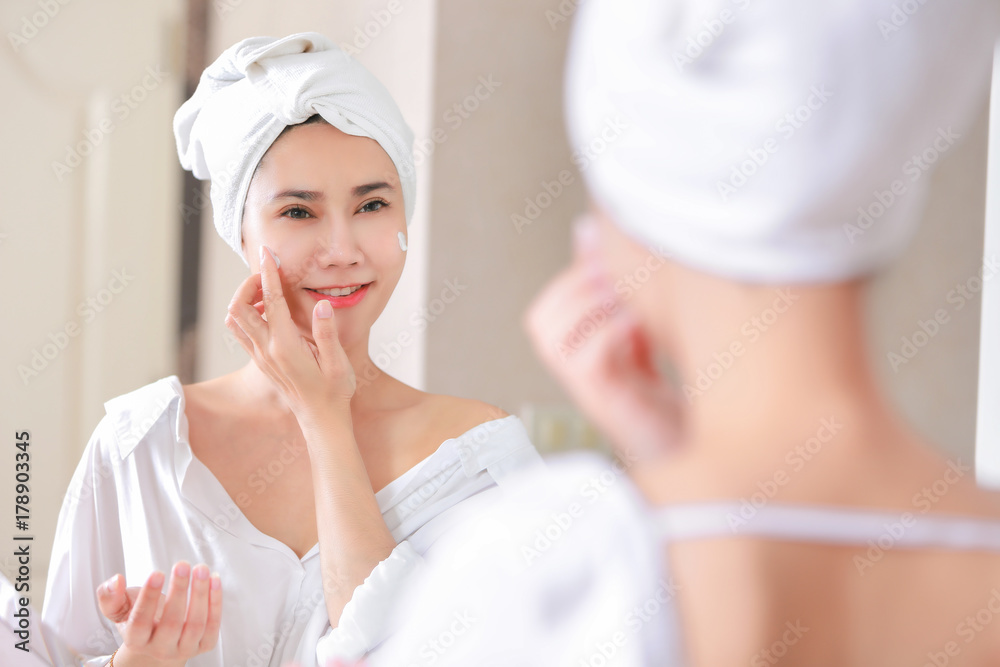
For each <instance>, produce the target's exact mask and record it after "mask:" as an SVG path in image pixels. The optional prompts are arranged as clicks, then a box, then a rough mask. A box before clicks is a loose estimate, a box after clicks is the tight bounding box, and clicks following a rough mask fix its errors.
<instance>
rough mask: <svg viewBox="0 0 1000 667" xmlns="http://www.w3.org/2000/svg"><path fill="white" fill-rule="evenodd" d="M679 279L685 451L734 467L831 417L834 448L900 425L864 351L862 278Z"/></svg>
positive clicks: (798, 439)
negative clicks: (808, 281)
mask: <svg viewBox="0 0 1000 667" xmlns="http://www.w3.org/2000/svg"><path fill="white" fill-rule="evenodd" d="M682 284H683V288H681V289H679V290H678V291H677V293H675V294H674V295H672V296H673V297H674V298H673V303H676V304H677V305H678V306H679V307H678V308H677V309H676V310H674V311H673V312H671V313H670V314H669V316H670V317H671V320H672V322H671V330H672V332H673V336H672V338H671V341H670V343H671V344H670V347H671V349H672V352H673V357H674V358H675V359H679V360H683V362H682V363H680V364H679V365H678V368H677V371H678V374H679V377H680V382H681V385H682V387H683V394H684V395H683V396H682V397H681V400H682V402H683V404H684V406H685V408H686V410H685V424H684V441H685V449H687V450H688V451H691V452H699V453H700V454H704V455H708V456H709V457H711V458H713V459H715V458H717V457H718V456H719V455H722V454H724V456H725V457H726V459H727V460H730V461H732V462H733V464H734V465H739V463H740V462H741V461H750V460H752V459H755V458H757V459H759V458H760V457H761V456H762V455H763V456H767V453H768V452H770V453H772V454H775V455H777V454H779V453H780V452H786V451H788V448H789V446H790V444H792V443H802V442H804V441H805V440H807V439H808V438H810V437H813V436H815V435H816V434H817V433H820V434H823V433H824V425H825V432H826V434H829V431H830V430H831V426H830V424H831V423H832V424H835V425H839V426H834V427H833V429H834V430H836V434H835V435H836V438H837V443H838V447H850V446H857V447H871V446H873V445H872V442H873V439H872V438H871V437H870V436H871V434H872V433H875V432H878V433H886V432H887V431H886V428H887V427H888V428H889V429H890V430H892V431H895V432H898V430H897V429H899V428H900V425H899V424H898V423H897V422H896V421H895V418H894V417H893V412H892V410H891V409H890V408H889V406H888V405H887V403H886V401H885V399H884V398H883V396H882V392H881V391H880V389H879V386H878V382H877V380H876V379H875V378H874V376H873V374H872V370H871V364H870V361H869V359H868V356H867V352H866V343H865V339H864V337H865V330H864V323H863V318H862V310H863V300H862V297H863V294H862V289H861V285H860V284H859V283H857V282H855V283H840V284H834V285H822V286H798V287H796V286H793V287H788V288H769V287H760V286H754V287H747V286H745V285H738V284H735V283H730V282H728V281H720V280H716V279H712V278H707V277H702V278H700V279H694V280H693V282H691V281H687V280H685V281H683V282H682ZM706 303H710V304H712V307H711V308H705V306H704V304H706ZM661 324H663V325H665V324H666V323H661ZM660 330H665V329H664V328H663V327H662V326H661V327H660ZM769 458H770V457H769Z"/></svg>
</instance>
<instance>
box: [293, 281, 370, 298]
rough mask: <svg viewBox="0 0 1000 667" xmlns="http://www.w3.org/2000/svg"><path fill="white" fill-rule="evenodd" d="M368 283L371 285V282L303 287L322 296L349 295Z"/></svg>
mask: <svg viewBox="0 0 1000 667" xmlns="http://www.w3.org/2000/svg"><path fill="white" fill-rule="evenodd" d="M368 285H371V283H362V284H361V285H355V286H354V287H342V288H339V289H338V288H334V289H313V288H311V287H306V288H305V289H307V290H309V291H310V292H315V293H316V294H322V295H324V296H349V295H351V294H354V293H355V292H357V291H358V290H359V289H361V288H362V287H367V286H368Z"/></svg>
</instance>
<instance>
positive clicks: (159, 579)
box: [146, 572, 163, 588]
mask: <svg viewBox="0 0 1000 667" xmlns="http://www.w3.org/2000/svg"><path fill="white" fill-rule="evenodd" d="M146 583H148V584H149V585H150V586H152V587H153V588H159V587H160V586H162V585H163V573H162V572H154V573H153V574H151V575H149V579H148V580H147V581H146Z"/></svg>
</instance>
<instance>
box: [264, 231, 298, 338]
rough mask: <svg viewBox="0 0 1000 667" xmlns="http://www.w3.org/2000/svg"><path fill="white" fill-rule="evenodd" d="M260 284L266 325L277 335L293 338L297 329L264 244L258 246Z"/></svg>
mask: <svg viewBox="0 0 1000 667" xmlns="http://www.w3.org/2000/svg"><path fill="white" fill-rule="evenodd" d="M260 284H261V291H262V292H263V293H264V313H265V314H266V316H267V324H268V326H269V327H271V329H272V331H273V332H274V335H276V336H277V337H279V338H283V339H284V340H286V341H289V342H290V341H292V340H294V338H293V336H297V335H298V329H297V328H296V326H295V323H294V322H292V315H291V313H290V312H289V311H288V302H287V301H285V292H284V289H283V286H282V284H281V276H280V275H279V274H278V265H277V264H275V262H274V255H273V254H272V253H271V250H270V249H269V248H268V247H267V246H265V245H262V246H261V247H260Z"/></svg>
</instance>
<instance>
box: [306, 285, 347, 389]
mask: <svg viewBox="0 0 1000 667" xmlns="http://www.w3.org/2000/svg"><path fill="white" fill-rule="evenodd" d="M312 337H313V342H314V344H315V346H316V351H317V353H318V355H319V357H318V358H319V362H320V369H322V370H323V372H324V373H327V372H331V371H333V370H336V369H334V368H333V367H332V364H333V363H334V361H335V360H337V359H339V353H340V348H341V345H340V334H339V332H338V330H337V315H336V311H335V310H334V308H333V306H332V305H331V304H330V302H329V301H326V300H325V299H321V300H320V301H317V302H316V305H314V306H313V312H312Z"/></svg>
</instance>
